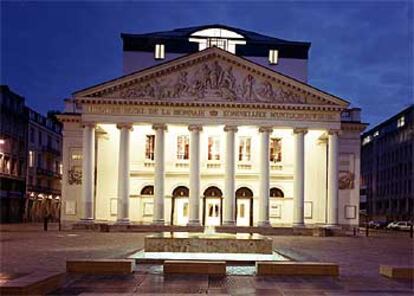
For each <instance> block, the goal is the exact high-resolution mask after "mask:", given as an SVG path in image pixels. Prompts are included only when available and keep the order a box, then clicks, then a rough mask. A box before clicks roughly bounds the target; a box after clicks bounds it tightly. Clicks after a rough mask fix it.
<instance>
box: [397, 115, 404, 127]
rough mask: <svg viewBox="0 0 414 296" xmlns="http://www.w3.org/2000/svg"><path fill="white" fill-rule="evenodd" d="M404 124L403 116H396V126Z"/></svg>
mask: <svg viewBox="0 0 414 296" xmlns="http://www.w3.org/2000/svg"><path fill="white" fill-rule="evenodd" d="M404 125H405V117H404V116H402V117H400V118H398V121H397V127H403V126H404Z"/></svg>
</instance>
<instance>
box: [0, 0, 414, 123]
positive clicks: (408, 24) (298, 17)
mask: <svg viewBox="0 0 414 296" xmlns="http://www.w3.org/2000/svg"><path fill="white" fill-rule="evenodd" d="M0 5H1V79H0V80H1V83H2V84H8V85H9V86H10V87H11V88H12V90H14V91H15V92H17V93H19V94H21V95H23V96H25V97H26V101H27V104H28V105H29V106H31V107H32V108H34V109H36V110H38V111H40V112H43V113H46V111H47V110H48V109H58V110H61V109H62V108H63V99H64V98H66V97H70V95H71V93H72V92H73V91H76V90H78V89H82V88H85V87H87V86H90V85H93V84H96V83H99V82H102V81H104V80H108V79H111V78H114V77H116V76H119V75H121V68H122V43H121V38H120V33H121V32H128V33H143V32H151V31H159V30H170V29H174V28H178V27H187V26H195V25H203V24H212V23H221V24H226V25H230V26H235V27H240V28H243V29H246V30H251V31H256V32H259V33H263V34H267V35H271V36H275V37H279V38H282V39H289V40H300V41H310V42H312V46H311V50H310V62H309V83H310V84H311V85H313V86H316V87H318V88H320V89H323V90H325V91H327V92H330V93H332V94H334V95H336V96H339V97H342V98H344V99H346V100H349V101H351V102H352V103H353V106H355V107H361V108H362V109H363V119H364V121H366V122H369V123H371V124H376V123H378V122H380V121H382V120H384V119H386V118H387V117H389V116H391V115H393V114H395V113H397V112H398V111H400V110H401V109H403V108H404V107H406V106H408V105H409V104H412V103H413V101H414V96H413V84H414V82H413V79H414V74H413V72H414V59H413V54H414V49H413V48H414V47H413V35H414V32H413V27H414V23H413V3H412V2H411V1H372V2H371V1H352V2H351V1H344V2H340V1H330V2H317V1H306V2H293V1H289V2H288V1H278V2H257V1H255V2H245V1H237V2H232V1H219V2H213V1H208V2H199V1H197V2H196V1H187V2H172V1H170V2H157V1H155V2H154V1H148V2H136V1H135V2H103V1H101V2H74V1H71V2H62V1H59V2H1V4H0Z"/></svg>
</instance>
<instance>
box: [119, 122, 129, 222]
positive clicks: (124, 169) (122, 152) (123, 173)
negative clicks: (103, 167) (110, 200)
mask: <svg viewBox="0 0 414 296" xmlns="http://www.w3.org/2000/svg"><path fill="white" fill-rule="evenodd" d="M116 127H117V128H118V129H119V130H120V137H119V154H118V212H117V223H123V224H124V223H125V224H126V223H129V134H130V131H131V130H132V125H131V124H118V125H117V126H116Z"/></svg>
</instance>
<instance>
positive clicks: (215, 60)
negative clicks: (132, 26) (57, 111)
mask: <svg viewBox="0 0 414 296" xmlns="http://www.w3.org/2000/svg"><path fill="white" fill-rule="evenodd" d="M74 96H75V98H79V97H82V98H85V97H93V98H108V99H109V98H110V99H128V100H137V101H163V102H200V103H216V102H217V103H266V104H278V105H280V104H300V105H304V104H305V105H330V106H338V107H347V106H348V102H346V101H345V100H342V99H340V98H338V97H335V96H332V95H330V94H327V93H325V92H322V91H320V90H318V89H316V88H313V87H312V86H310V85H308V84H305V83H302V82H300V81H297V80H295V79H293V78H290V77H288V76H285V75H283V74H280V73H278V72H275V71H272V70H270V69H267V68H265V67H263V66H261V65H257V64H254V63H252V62H250V61H248V60H246V59H244V58H240V57H238V56H236V55H233V54H231V53H228V52H226V51H223V50H221V49H218V48H209V49H206V50H204V51H201V52H197V53H194V54H191V55H188V56H185V57H182V58H178V59H175V60H172V61H169V62H166V63H164V64H160V65H157V66H154V67H151V68H147V69H145V70H142V71H139V72H135V73H132V74H129V75H126V76H122V77H120V78H118V79H114V80H111V81H108V82H105V83H102V84H99V85H97V86H93V87H91V88H87V89H85V90H82V91H79V92H76V93H74Z"/></svg>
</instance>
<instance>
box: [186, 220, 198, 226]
mask: <svg viewBox="0 0 414 296" xmlns="http://www.w3.org/2000/svg"><path fill="white" fill-rule="evenodd" d="M187 226H201V224H200V220H193V221H188V223H187Z"/></svg>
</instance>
